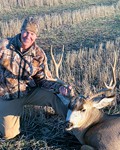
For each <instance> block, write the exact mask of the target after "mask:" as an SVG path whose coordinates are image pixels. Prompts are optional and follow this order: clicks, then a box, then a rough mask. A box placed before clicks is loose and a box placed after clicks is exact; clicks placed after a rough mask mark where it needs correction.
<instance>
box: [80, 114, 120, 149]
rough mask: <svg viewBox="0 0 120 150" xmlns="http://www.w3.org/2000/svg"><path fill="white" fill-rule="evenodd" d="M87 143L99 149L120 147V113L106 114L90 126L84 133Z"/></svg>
mask: <svg viewBox="0 0 120 150" xmlns="http://www.w3.org/2000/svg"><path fill="white" fill-rule="evenodd" d="M83 138H84V141H85V144H87V145H90V146H92V147H93V148H95V149H97V150H119V149H120V115H116V116H112V115H105V116H104V117H102V118H101V119H100V120H99V122H97V123H96V124H94V125H92V126H89V127H88V128H87V130H86V133H85V135H84V137H83Z"/></svg>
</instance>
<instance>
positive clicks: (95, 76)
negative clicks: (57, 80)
mask: <svg viewBox="0 0 120 150" xmlns="http://www.w3.org/2000/svg"><path fill="white" fill-rule="evenodd" d="M8 1H9V0H4V1H3V0H2V1H1V4H0V35H1V36H0V38H5V37H10V36H14V35H15V34H17V33H19V32H20V26H21V24H22V21H23V19H24V17H26V16H27V15H29V14H30V15H35V16H37V17H38V19H39V22H40V27H39V37H38V40H37V43H38V45H39V46H40V47H42V48H43V49H44V50H45V52H46V54H47V56H48V62H49V67H50V70H51V71H52V72H54V69H53V64H52V62H51V58H50V57H49V50H50V46H51V45H53V49H54V50H55V51H54V53H55V55H56V58H57V59H59V56H60V51H61V49H62V46H63V45H64V46H65V53H64V60H63V63H62V65H61V68H60V77H61V79H63V80H64V81H65V82H67V83H70V84H71V85H72V86H73V87H74V88H75V90H76V92H77V93H81V94H84V95H89V92H90V91H91V92H96V91H98V90H99V89H101V88H102V87H104V82H107V83H108V82H109V81H110V79H111V68H110V63H112V64H113V55H114V51H116V52H117V57H118V61H117V68H116V78H117V89H116V94H117V104H116V105H115V106H112V107H110V108H108V109H107V110H106V112H107V113H119V110H120V109H119V104H118V103H119V95H120V91H119V85H120V69H119V66H120V60H119V58H120V27H119V26H120V1H119V0H89V2H88V0H74V1H71V0H68V1H65V0H56V1H55V0H53V1H52V0H43V1H42V0H41V1H39V2H41V3H39V2H38V0H34V1H32V0H30V1H29V3H27V2H28V1H27V0H11V3H10V4H8ZM16 2H17V3H16ZM64 126H65V124H64V120H63V119H62V118H60V117H59V116H58V115H56V114H54V110H52V108H49V107H45V108H42V107H35V108H34V107H33V106H29V107H25V109H24V112H23V115H22V117H21V134H20V135H19V136H18V137H16V138H14V139H12V140H8V141H0V150H14V149H17V150H79V149H80V147H81V145H80V143H79V142H78V141H77V139H76V138H75V137H74V136H72V135H69V134H68V133H66V132H65V130H64Z"/></svg>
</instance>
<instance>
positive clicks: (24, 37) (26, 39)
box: [21, 30, 37, 49]
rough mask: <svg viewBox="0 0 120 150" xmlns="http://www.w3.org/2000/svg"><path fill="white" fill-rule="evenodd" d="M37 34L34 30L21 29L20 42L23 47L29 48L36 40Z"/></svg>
mask: <svg viewBox="0 0 120 150" xmlns="http://www.w3.org/2000/svg"><path fill="white" fill-rule="evenodd" d="M36 38H37V35H36V34H35V33H34V32H31V31H27V30H22V31H21V42H22V47H23V49H27V48H29V47H30V46H31V45H32V44H33V43H34V42H35V40H36Z"/></svg>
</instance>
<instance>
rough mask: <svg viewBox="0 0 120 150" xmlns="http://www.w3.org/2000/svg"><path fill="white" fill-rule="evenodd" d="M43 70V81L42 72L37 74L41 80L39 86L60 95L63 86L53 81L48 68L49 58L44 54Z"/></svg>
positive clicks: (38, 82) (38, 81)
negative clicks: (60, 88)
mask: <svg viewBox="0 0 120 150" xmlns="http://www.w3.org/2000/svg"><path fill="white" fill-rule="evenodd" d="M43 68H44V69H43V74H44V78H42V80H41V77H40V74H41V72H38V73H37V74H36V77H37V76H39V78H37V84H38V86H40V87H42V88H45V89H47V90H49V91H52V92H53V93H59V87H60V86H61V84H60V83H58V82H55V81H51V79H53V77H52V74H51V72H50V70H49V68H48V63H47V57H46V54H45V53H44V60H43Z"/></svg>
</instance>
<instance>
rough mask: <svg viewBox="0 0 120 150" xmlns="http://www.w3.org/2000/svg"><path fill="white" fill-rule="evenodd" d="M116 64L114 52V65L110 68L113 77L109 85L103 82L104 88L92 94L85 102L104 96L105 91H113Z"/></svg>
mask: <svg viewBox="0 0 120 150" xmlns="http://www.w3.org/2000/svg"><path fill="white" fill-rule="evenodd" d="M116 64H117V55H116V52H115V53H114V65H113V66H112V64H111V67H112V76H113V79H112V80H111V82H110V84H109V85H107V84H106V82H104V84H105V86H106V88H104V89H102V90H100V91H98V93H96V94H93V95H91V96H89V97H88V98H87V100H91V99H93V98H96V97H98V96H100V95H102V94H105V93H106V92H107V91H111V90H114V88H115V86H116V73H115V70H116Z"/></svg>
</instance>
